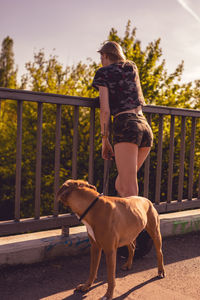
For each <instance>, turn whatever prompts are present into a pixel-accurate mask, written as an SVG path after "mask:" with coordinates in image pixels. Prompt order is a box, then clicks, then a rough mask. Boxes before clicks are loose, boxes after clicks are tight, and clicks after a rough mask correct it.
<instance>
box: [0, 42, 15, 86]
mask: <svg viewBox="0 0 200 300" xmlns="http://www.w3.org/2000/svg"><path fill="white" fill-rule="evenodd" d="M0 86H1V87H7V88H17V69H15V66H14V52H13V40H12V39H11V38H10V37H9V36H7V37H6V38H5V39H4V40H3V42H2V49H1V53H0Z"/></svg>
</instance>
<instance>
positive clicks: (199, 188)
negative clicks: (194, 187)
mask: <svg viewBox="0 0 200 300" xmlns="http://www.w3.org/2000/svg"><path fill="white" fill-rule="evenodd" d="M198 181H199V182H198V196H197V197H198V199H200V173H199V180H198Z"/></svg>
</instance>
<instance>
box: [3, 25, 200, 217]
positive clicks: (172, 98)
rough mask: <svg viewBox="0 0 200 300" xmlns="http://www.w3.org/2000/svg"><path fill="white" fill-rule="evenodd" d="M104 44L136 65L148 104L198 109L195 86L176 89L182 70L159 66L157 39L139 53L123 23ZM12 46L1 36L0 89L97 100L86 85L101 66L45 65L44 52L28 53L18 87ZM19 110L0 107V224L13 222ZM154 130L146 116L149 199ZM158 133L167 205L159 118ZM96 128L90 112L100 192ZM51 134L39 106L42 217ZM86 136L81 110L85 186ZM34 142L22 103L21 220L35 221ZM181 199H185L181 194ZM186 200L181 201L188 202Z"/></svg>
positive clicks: (50, 170) (64, 145)
mask: <svg viewBox="0 0 200 300" xmlns="http://www.w3.org/2000/svg"><path fill="white" fill-rule="evenodd" d="M108 40H114V41H117V42H119V43H120V44H121V46H122V48H123V50H124V52H125V54H126V57H127V59H128V60H132V61H134V62H135V63H136V64H137V67H138V69H139V74H140V79H141V84H142V89H143V92H144V96H145V99H146V103H147V104H153V105H162V106H173V107H181V108H190V107H194V108H195V109H199V108H200V100H199V99H200V94H199V90H200V89H199V87H200V81H196V82H194V83H188V84H181V75H182V73H183V68H184V64H183V62H181V63H180V64H179V65H178V66H177V68H176V69H175V71H174V72H173V73H172V74H168V72H167V69H166V66H165V60H162V59H161V58H162V49H161V47H160V39H158V40H156V41H153V42H151V43H149V44H148V45H147V47H146V49H144V50H143V49H142V46H141V42H140V41H139V40H137V39H136V28H133V29H131V23H130V21H128V23H127V26H126V30H125V34H124V36H123V37H119V35H118V33H117V31H116V30H115V29H114V28H112V29H111V31H110V33H109V36H108ZM12 48H13V41H12V39H10V38H9V37H7V38H6V39H5V40H4V41H3V43H2V51H1V55H0V83H1V86H5V87H10V88H16V87H20V88H21V89H29V90H32V91H39V92H45V93H55V94H62V95H71V96H81V97H90V98H93V97H97V96H98V93H97V91H96V90H94V89H93V88H92V86H91V84H92V80H93V77H94V74H95V72H96V70H97V69H98V68H99V67H100V65H99V64H97V63H96V62H94V61H92V60H88V63H87V64H83V63H82V62H79V63H78V64H77V65H74V66H67V67H64V66H63V65H62V64H61V63H60V62H59V61H58V57H57V56H55V55H50V57H49V58H46V56H45V52H44V50H40V51H39V52H38V53H35V54H34V58H33V61H32V62H27V63H26V70H27V73H26V74H24V75H23V76H22V78H21V83H20V84H17V81H16V75H17V70H15V69H14V54H13V50H12ZM16 110H17V103H16V101H9V100H6V101H2V102H1V118H0V185H1V188H0V207H1V214H0V219H9V218H13V211H14V196H15V190H14V189H15V164H16V162H15V156H16V131H17V112H16ZM73 121H74V108H73V107H70V106H67V105H62V122H61V131H62V135H61V157H60V183H62V182H63V181H65V180H66V179H67V178H71V176H72V153H73V150H74V149H73V147H72V145H73V144H72V141H73ZM158 123H159V116H157V115H155V116H153V117H152V129H153V132H154V146H153V149H152V151H151V170H150V174H151V176H150V198H151V200H154V198H155V177H156V167H157V149H158ZM163 126H164V130H163V168H162V192H161V199H162V200H166V194H167V185H166V182H167V176H168V157H169V134H170V117H169V116H166V117H164V125H163ZM99 128H100V125H99V110H98V109H97V110H96V121H95V132H96V134H95V153H94V158H95V163H94V184H95V185H96V186H97V188H98V190H99V191H102V182H103V164H104V162H103V160H102V158H101V138H100V130H99ZM55 129H56V105H52V104H43V123H42V183H41V215H47V214H51V213H52V208H53V199H54V196H53V195H54V190H53V189H54V159H55V158H54V156H55V139H56V136H55ZM89 130H90V110H89V109H87V108H81V107H80V108H79V126H78V136H79V144H78V155H77V157H78V161H77V170H78V174H77V177H78V178H82V179H88V162H89ZM190 130H191V120H190V119H188V120H187V137H186V145H187V146H186V160H185V170H186V172H185V174H186V176H185V179H184V187H185V190H186V191H187V184H188V175H187V174H188V169H189V154H188V153H189V151H190V149H189V147H190V146H189V145H190V136H191V132H190ZM199 132H200V124H199V122H198V124H197V132H196V136H199ZM180 133H181V120H180V118H178V117H176V122H175V148H174V149H175V152H174V162H175V163H174V181H173V199H176V198H177V183H178V176H179V156H180ZM36 140H37V104H36V103H27V102H25V103H23V139H22V197H21V217H30V216H33V214H34V198H35V182H36V178H35V169H36ZM199 154H200V146H199V145H196V154H195V158H197V157H199ZM198 161H199V160H198ZM198 169H199V166H198V165H197V163H196V164H195V174H194V182H195V186H196V182H197V180H198V178H197V177H198ZM143 174H144V169H141V170H140V172H139V185H140V193H141V194H142V192H143V191H142V190H143ZM115 177H116V168H115V166H114V164H112V168H111V172H110V194H114V193H115V189H114V181H115ZM184 196H185V195H184ZM186 196H187V195H186Z"/></svg>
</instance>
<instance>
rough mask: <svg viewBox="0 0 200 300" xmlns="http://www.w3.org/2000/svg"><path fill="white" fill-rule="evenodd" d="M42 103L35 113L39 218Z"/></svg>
mask: <svg viewBox="0 0 200 300" xmlns="http://www.w3.org/2000/svg"><path fill="white" fill-rule="evenodd" d="M42 107H43V104H42V103H40V102H39V103H38V113H37V146H36V172H35V173H36V177H35V184H36V186H35V219H39V218H40V196H41V195H40V194H41V165H42Z"/></svg>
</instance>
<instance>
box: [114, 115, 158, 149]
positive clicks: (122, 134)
mask: <svg viewBox="0 0 200 300" xmlns="http://www.w3.org/2000/svg"><path fill="white" fill-rule="evenodd" d="M122 142H127V143H133V144H136V145H138V147H139V148H141V147H152V145H153V133H152V130H151V127H150V125H149V123H148V122H147V120H146V118H145V117H144V116H143V115H137V114H134V113H124V114H121V115H118V116H117V117H114V121H113V144H114V145H115V144H117V143H122Z"/></svg>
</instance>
